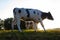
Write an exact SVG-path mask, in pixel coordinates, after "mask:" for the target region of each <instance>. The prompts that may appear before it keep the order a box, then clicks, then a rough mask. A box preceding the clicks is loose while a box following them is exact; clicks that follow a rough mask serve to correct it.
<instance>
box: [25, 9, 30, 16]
mask: <svg viewBox="0 0 60 40" xmlns="http://www.w3.org/2000/svg"><path fill="white" fill-rule="evenodd" d="M26 12H27V17H30V12H29V9H26Z"/></svg>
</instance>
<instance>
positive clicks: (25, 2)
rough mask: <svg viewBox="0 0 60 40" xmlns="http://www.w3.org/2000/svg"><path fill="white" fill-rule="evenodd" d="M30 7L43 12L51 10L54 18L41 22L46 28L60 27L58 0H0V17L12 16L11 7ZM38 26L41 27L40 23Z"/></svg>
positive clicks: (59, 0)
mask: <svg viewBox="0 0 60 40" xmlns="http://www.w3.org/2000/svg"><path fill="white" fill-rule="evenodd" d="M15 7H18V8H32V9H38V10H41V11H43V12H49V11H50V12H51V14H52V16H53V18H54V20H53V21H52V20H48V19H45V20H44V21H43V24H44V26H45V28H46V29H53V28H60V0H0V18H1V19H3V20H4V19H6V18H10V17H12V18H13V9H14V8H15ZM38 28H40V29H43V28H42V27H41V25H40V24H38Z"/></svg>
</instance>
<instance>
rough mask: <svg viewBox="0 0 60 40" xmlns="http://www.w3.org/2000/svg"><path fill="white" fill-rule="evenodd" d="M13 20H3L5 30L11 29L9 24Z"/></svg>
mask: <svg viewBox="0 0 60 40" xmlns="http://www.w3.org/2000/svg"><path fill="white" fill-rule="evenodd" d="M12 19H13V18H7V19H5V20H4V27H5V29H8V30H9V29H11V23H12Z"/></svg>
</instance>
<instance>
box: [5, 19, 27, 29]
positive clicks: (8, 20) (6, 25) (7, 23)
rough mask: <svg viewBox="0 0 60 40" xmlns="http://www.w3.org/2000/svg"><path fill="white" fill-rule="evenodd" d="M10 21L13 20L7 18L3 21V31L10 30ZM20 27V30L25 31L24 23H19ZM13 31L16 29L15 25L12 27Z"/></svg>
mask: <svg viewBox="0 0 60 40" xmlns="http://www.w3.org/2000/svg"><path fill="white" fill-rule="evenodd" d="M12 19H13V18H7V19H5V20H4V27H5V29H7V30H10V29H12V27H11V25H12ZM20 26H21V29H26V28H25V22H24V21H21V25H20ZM14 29H18V28H17V25H14Z"/></svg>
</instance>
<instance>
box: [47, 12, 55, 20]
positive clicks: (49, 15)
mask: <svg viewBox="0 0 60 40" xmlns="http://www.w3.org/2000/svg"><path fill="white" fill-rule="evenodd" d="M46 17H47V19H49V20H54V18H53V16H52V15H51V13H50V12H48V13H47V15H46Z"/></svg>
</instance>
